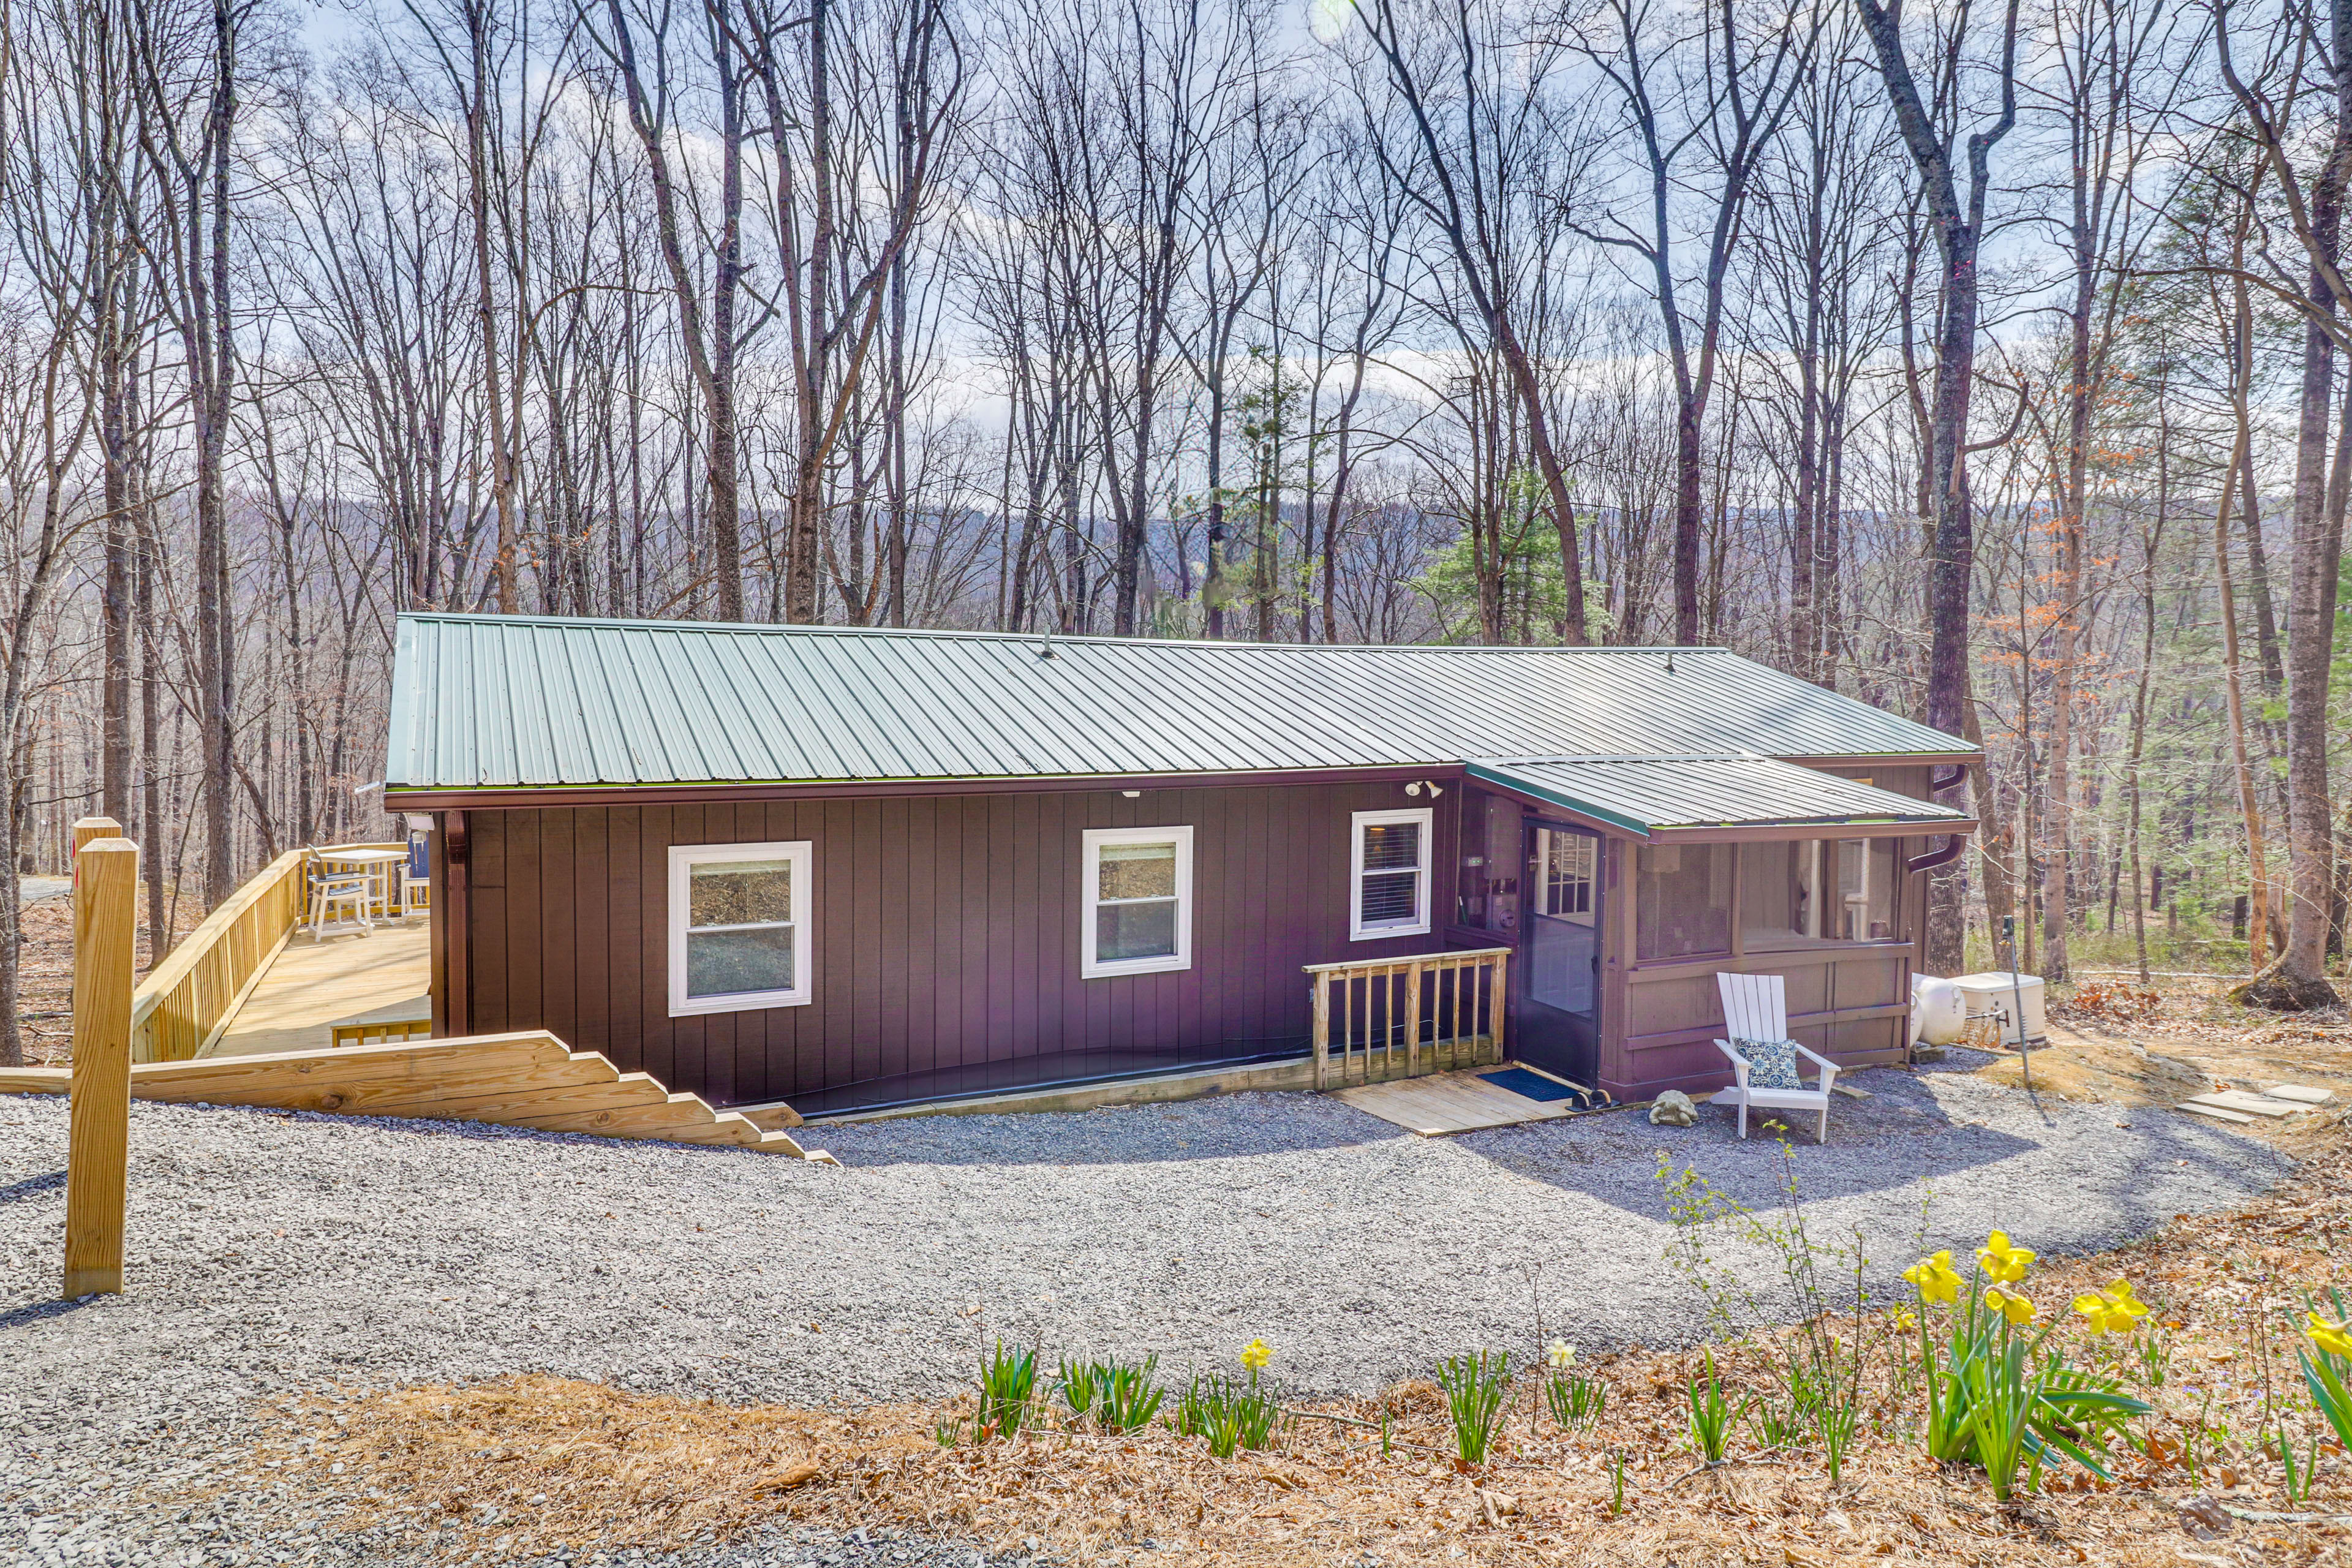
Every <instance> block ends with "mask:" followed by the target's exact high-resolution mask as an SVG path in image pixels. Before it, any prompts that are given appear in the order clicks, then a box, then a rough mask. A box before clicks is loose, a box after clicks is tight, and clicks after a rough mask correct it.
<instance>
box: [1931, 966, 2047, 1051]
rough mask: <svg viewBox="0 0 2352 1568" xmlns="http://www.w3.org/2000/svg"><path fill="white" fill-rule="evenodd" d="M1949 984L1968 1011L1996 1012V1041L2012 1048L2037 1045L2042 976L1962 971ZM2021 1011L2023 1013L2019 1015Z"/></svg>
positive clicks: (2040, 1034) (1977, 1013) (1974, 1013)
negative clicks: (1998, 1039)
mask: <svg viewBox="0 0 2352 1568" xmlns="http://www.w3.org/2000/svg"><path fill="white" fill-rule="evenodd" d="M1952 984H1954V985H1956V986H1958V988H1959V992H1960V994H1961V995H1962V996H1963V997H1965V998H1966V999H1967V1001H1968V1005H1969V1013H1970V1014H1971V1015H1972V1016H1976V1017H1979V1018H1981V1017H1984V1016H1987V1015H1989V1014H1991V1013H1994V1012H1999V1013H2000V1016H2001V1017H2002V1018H2003V1020H2004V1022H2003V1023H2002V1025H2001V1030H2000V1043H2001V1044H2002V1045H2004V1046H2007V1047H2009V1048H2010V1049H2011V1050H2015V1049H2017V1048H2018V1047H2019V1046H2020V1045H2021V1044H2022V1045H2039V1044H2041V1043H2042V1039H2043V1038H2044V1033H2043V1029H2042V976H2040V975H2039V974H2011V973H2009V971H2007V970H2005V969H2000V970H1987V971H1985V972H1984V973H1981V974H1963V975H1961V976H1959V977H1958V979H1956V980H1954V981H1953V982H1952ZM2021 1012H2022V1014H2023V1016H2019V1015H2020V1013H2021Z"/></svg>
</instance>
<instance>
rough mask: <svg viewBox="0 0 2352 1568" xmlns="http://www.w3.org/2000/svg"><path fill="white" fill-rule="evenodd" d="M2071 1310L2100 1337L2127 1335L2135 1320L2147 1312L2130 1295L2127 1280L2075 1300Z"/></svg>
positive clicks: (2130, 1291) (2121, 1280)
mask: <svg viewBox="0 0 2352 1568" xmlns="http://www.w3.org/2000/svg"><path fill="white" fill-rule="evenodd" d="M2074 1310H2076V1311H2078V1312H2080V1313H2082V1314H2083V1316H2084V1317H2085V1318H2088V1319H2089V1320H2090V1321H2091V1327H2093V1328H2094V1329H2096V1330H2097V1331H2099V1332H2101V1333H2103V1334H2127V1333H2130V1332H2131V1331H2132V1330H2133V1329H2135V1328H2137V1326H2138V1324H2139V1320H2141V1319H2142V1318H2145V1317H2147V1308H2146V1307H2145V1306H2143V1305H2141V1303H2140V1300H2139V1298H2138V1297H2137V1296H2135V1295H2133V1294H2132V1288H2131V1281H2130V1280H2128V1279H2118V1280H2116V1282H2115V1283H2114V1284H2112V1285H2110V1286H2108V1287H2107V1288H2106V1289H2104V1290H2094V1291H2092V1292H2091V1293H2090V1294H2088V1295H2085V1296H2077V1297H2075V1298H2074Z"/></svg>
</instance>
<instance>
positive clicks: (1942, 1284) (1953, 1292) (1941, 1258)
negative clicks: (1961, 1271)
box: [1903, 1251, 1960, 1303]
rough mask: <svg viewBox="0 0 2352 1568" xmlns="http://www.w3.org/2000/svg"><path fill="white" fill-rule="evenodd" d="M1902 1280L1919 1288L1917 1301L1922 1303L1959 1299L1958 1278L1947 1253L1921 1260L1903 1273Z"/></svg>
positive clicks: (1950, 1256)
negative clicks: (1906, 1280)
mask: <svg viewBox="0 0 2352 1568" xmlns="http://www.w3.org/2000/svg"><path fill="white" fill-rule="evenodd" d="M1903 1278H1905V1279H1908V1280H1909V1281H1911V1283H1912V1284H1914V1285H1916V1286H1917V1287H1918V1288H1919V1300H1922V1301H1943V1302H1947V1303H1948V1302H1952V1301H1957V1300H1959V1299H1960V1277H1959V1275H1958V1274H1957V1273H1955V1272H1954V1271H1953V1269H1952V1255H1951V1253H1950V1252H1948V1251H1945V1252H1939V1253H1937V1254H1936V1256H1935V1257H1933V1258H1921V1259H1920V1260H1919V1261H1918V1262H1916V1263H1915V1264H1913V1265H1912V1266H1911V1267H1910V1268H1906V1269H1905V1270H1904V1271H1903Z"/></svg>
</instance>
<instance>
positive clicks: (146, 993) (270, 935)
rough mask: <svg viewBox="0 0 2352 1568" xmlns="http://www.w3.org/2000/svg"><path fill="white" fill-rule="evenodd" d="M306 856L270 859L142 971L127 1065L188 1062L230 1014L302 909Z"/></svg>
mask: <svg viewBox="0 0 2352 1568" xmlns="http://www.w3.org/2000/svg"><path fill="white" fill-rule="evenodd" d="M366 847H368V848H371V849H398V848H403V847H404V846H402V845H398V844H372V845H368V846H366ZM309 856H310V850H308V849H307V848H305V849H289V850H288V851H286V853H285V854H283V855H280V856H279V857H278V858H277V859H275V860H272V861H271V862H270V863H269V864H268V866H267V867H265V868H262V871H261V874H260V875H258V876H257V877H255V878H254V879H252V880H251V881H249V882H247V883H246V884H245V886H243V887H241V888H239V889H237V890H236V892H234V893H231V894H230V895H229V896H228V897H227V898H226V899H225V900H222V901H221V906H220V908H218V909H216V910H214V911H213V912H212V913H211V914H208V915H206V916H205V921H204V923H203V924H202V925H200V926H198V927H196V929H195V930H194V931H190V932H189V933H188V934H187V935H186V936H184V937H182V938H181V939H180V945H179V946H177V947H175V948H173V950H172V951H171V952H169V953H168V954H166V955H165V957H164V959H163V963H159V964H157V965H156V966H155V967H154V968H153V969H152V970H150V971H149V972H148V974H147V978H146V979H144V980H142V981H141V982H140V983H139V987H138V989H137V990H135V991H133V992H132V993H131V1060H132V1061H134V1062H184V1061H190V1060H193V1059H194V1058H195V1057H196V1056H197V1055H199V1054H200V1053H201V1052H202V1051H203V1050H204V1048H205V1047H206V1046H208V1045H210V1044H212V1042H213V1041H214V1039H215V1037H218V1035H219V1034H220V1031H221V1030H222V1029H223V1028H224V1027H226V1026H227V1024H228V1021H229V1020H230V1019H231V1018H233V1017H235V1016H236V1010H237V1007H238V1006H239V1005H241V1004H242V1003H243V1002H244V1001H245V998H246V996H247V994H248V993H249V992H250V991H251V990H252V989H253V985H254V983H255V982H256V981H257V980H259V979H260V978H261V974H262V972H263V971H264V970H266V969H268V967H269V961H270V960H271V959H273V958H275V957H277V956H278V949H279V948H281V947H283V946H285V945H286V939H287V937H289V935H291V934H292V933H293V931H294V928H295V927H296V926H298V925H299V924H300V923H301V921H302V917H303V915H304V914H305V913H306V912H307V911H306V910H304V908H303V904H304V900H305V895H306V893H307V891H308V878H307V876H306V874H305V868H304V861H305V860H306V859H307V858H309Z"/></svg>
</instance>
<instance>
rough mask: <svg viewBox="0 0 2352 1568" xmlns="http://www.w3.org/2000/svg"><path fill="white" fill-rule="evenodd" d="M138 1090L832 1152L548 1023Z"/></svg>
mask: <svg viewBox="0 0 2352 1568" xmlns="http://www.w3.org/2000/svg"><path fill="white" fill-rule="evenodd" d="M71 1081H72V1074H71V1072H70V1071H69V1070H68V1069H67V1068H0V1093H9V1094H63V1093H65V1092H66V1091H67V1089H68V1087H69V1086H70V1084H71ZM131 1097H132V1098H133V1099H135V1100H164V1101H169V1102H172V1103H175V1104H181V1105H191V1104H197V1103H203V1104H208V1105H251V1106H260V1107H265V1108H268V1109H271V1110H316V1111H327V1112H331V1113H333V1114H336V1115H341V1116H413V1117H420V1118H431V1119H436V1120H443V1121H486V1122H495V1123H497V1124H499V1125H500V1126H505V1127H537V1128H541V1129H543V1130H545V1131H551V1132H583V1133H587V1134H590V1135H592V1136H594V1137H598V1138H651V1139H659V1140H664V1141H667V1142H674V1143H723V1144H729V1145H731V1146H733V1147H736V1148H740V1149H757V1150H760V1151H761V1152H767V1153H774V1154H785V1155H790V1156H792V1157H793V1158H794V1159H812V1160H824V1159H829V1158H830V1157H829V1156H827V1155H825V1154H824V1153H821V1152H820V1153H809V1152H804V1151H803V1149H802V1148H801V1146H800V1144H799V1143H797V1142H794V1141H793V1139H792V1138H791V1137H790V1136H789V1135H787V1134H786V1133H784V1132H782V1131H769V1130H766V1129H763V1128H761V1127H760V1126H759V1125H758V1124H756V1123H755V1122H753V1121H751V1119H750V1118H748V1117H745V1116H741V1115H739V1114H737V1113H736V1112H734V1111H731V1110H713V1109H712V1108H711V1106H710V1105H709V1102H707V1101H706V1100H702V1099H701V1098H700V1097H699V1096H697V1095H691V1094H674V1093H672V1092H671V1091H670V1090H668V1089H665V1088H664V1087H663V1086H662V1085H661V1084H660V1083H658V1082H656V1080H655V1079H652V1078H650V1077H648V1076H646V1074H644V1073H641V1072H630V1073H625V1072H623V1071H621V1070H620V1069H619V1068H615V1067H614V1065H613V1063H612V1062H611V1061H610V1060H609V1059H607V1058H605V1057H604V1056H602V1055H600V1054H599V1053H597V1052H594V1051H575V1050H572V1049H571V1048H570V1047H566V1046H565V1045H564V1043H563V1042H562V1041H561V1040H559V1039H557V1038H556V1037H554V1036H552V1035H550V1034H547V1033H544V1032H542V1031H531V1032H527V1033H522V1034H513V1035H477V1036H473V1037H467V1038H462V1039H454V1040H404V1041H397V1042H394V1043H390V1044H385V1045H376V1046H347V1047H343V1048H341V1049H340V1050H324V1051H283V1052H278V1053H274V1054H271V1055H267V1056H247V1057H204V1058H198V1059H196V1060H194V1061H181V1062H140V1063H136V1064H134V1065H133V1066H132V1068H131Z"/></svg>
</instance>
